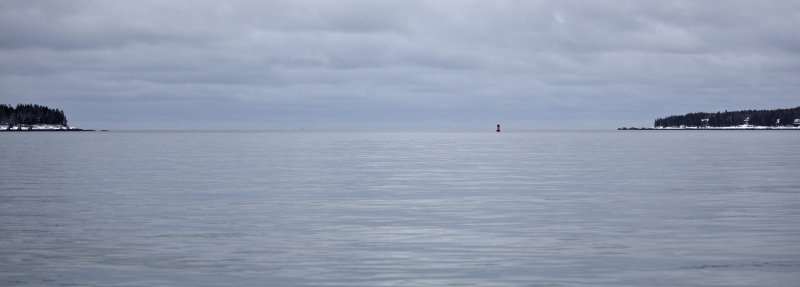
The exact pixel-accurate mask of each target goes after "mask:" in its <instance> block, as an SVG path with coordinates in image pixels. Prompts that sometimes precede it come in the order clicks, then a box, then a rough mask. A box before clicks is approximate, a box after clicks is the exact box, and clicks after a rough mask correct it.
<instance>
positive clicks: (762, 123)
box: [619, 107, 800, 130]
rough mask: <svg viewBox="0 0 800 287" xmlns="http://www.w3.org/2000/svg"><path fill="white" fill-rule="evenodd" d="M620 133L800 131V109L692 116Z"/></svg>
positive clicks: (657, 120) (662, 119)
mask: <svg viewBox="0 0 800 287" xmlns="http://www.w3.org/2000/svg"><path fill="white" fill-rule="evenodd" d="M619 129H620V130H642V129H644V130H660V129H664V130H675V129H677V130H693V129H717V130H727V129H739V130H742V129H744V130H756V129H767V130H769V129H772V130H800V107H796V108H791V109H775V110H745V111H724V112H716V113H705V112H699V113H689V114H685V115H680V116H677V115H676V116H668V117H665V118H658V119H656V120H655V121H654V122H653V127H652V128H619Z"/></svg>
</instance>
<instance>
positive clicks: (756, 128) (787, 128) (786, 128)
mask: <svg viewBox="0 0 800 287" xmlns="http://www.w3.org/2000/svg"><path fill="white" fill-rule="evenodd" d="M617 130H620V131H800V127H791V126H784V127H765V126H749V127H743V126H737V127H655V128H644V127H642V128H634V127H630V128H626V127H622V128H618V129H617Z"/></svg>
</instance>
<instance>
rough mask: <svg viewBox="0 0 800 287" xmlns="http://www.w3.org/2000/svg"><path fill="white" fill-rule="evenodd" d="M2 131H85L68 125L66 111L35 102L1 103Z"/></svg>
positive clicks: (0, 126) (0, 121)
mask: <svg viewBox="0 0 800 287" xmlns="http://www.w3.org/2000/svg"><path fill="white" fill-rule="evenodd" d="M0 131H83V130H82V129H79V128H74V127H70V126H69V125H67V117H66V116H65V115H64V111H62V110H59V109H51V108H48V107H46V106H40V105H34V104H18V105H17V106H16V107H12V106H9V105H5V104H0Z"/></svg>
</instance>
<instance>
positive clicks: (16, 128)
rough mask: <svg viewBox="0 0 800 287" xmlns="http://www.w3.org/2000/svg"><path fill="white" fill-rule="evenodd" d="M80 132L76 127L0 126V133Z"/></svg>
mask: <svg viewBox="0 0 800 287" xmlns="http://www.w3.org/2000/svg"><path fill="white" fill-rule="evenodd" d="M72 130H80V129H79V128H76V127H69V126H62V125H30V126H13V127H11V128H9V127H8V125H0V131H72Z"/></svg>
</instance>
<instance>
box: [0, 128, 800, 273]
mask: <svg viewBox="0 0 800 287" xmlns="http://www.w3.org/2000/svg"><path fill="white" fill-rule="evenodd" d="M798 143H800V132H792V131H607V132H606V131H603V132H503V133H501V134H496V133H494V132H486V133H477V132H476V133H467V132H465V133H453V132H445V133H435V132H427V133H426V132H386V133H383V132H376V133H356V132H341V133H336V132H331V133H324V132H302V133H301V132H86V133H35V132H34V133H2V134H0V163H1V164H2V168H0V285H2V286H254V285H255V286H798V285H800V145H798Z"/></svg>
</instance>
